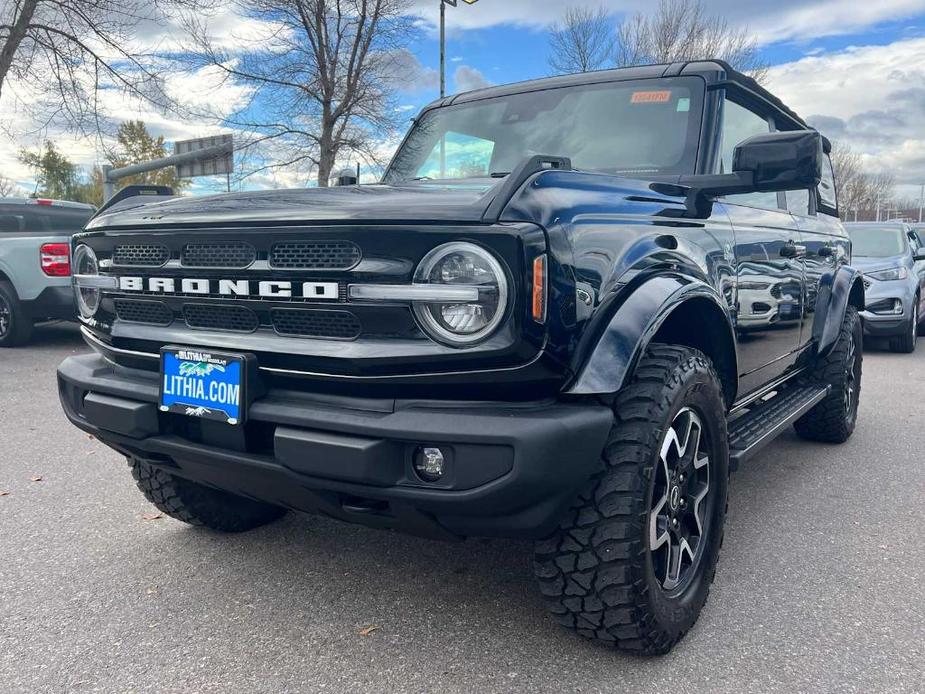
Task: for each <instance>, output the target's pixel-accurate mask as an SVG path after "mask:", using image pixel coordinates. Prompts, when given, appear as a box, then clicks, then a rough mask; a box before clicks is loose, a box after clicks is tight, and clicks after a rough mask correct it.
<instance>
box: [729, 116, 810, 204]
mask: <svg viewBox="0 0 925 694" xmlns="http://www.w3.org/2000/svg"><path fill="white" fill-rule="evenodd" d="M824 156H825V155H824V154H823V150H822V135H820V134H819V133H818V132H816V131H815V130H793V131H790V132H783V133H769V134H767V135H758V136H756V137H750V138H749V139H747V140H745V142H742V143H740V144H739V146H738V147H736V149H735V154H734V156H733V158H732V168H733V172H734V173H736V174H738V173H743V172H744V173H749V174H751V176H752V183H753V184H754V189H755V191H757V192H759V193H776V192H778V191H785V190H806V189H808V188H815V187H817V186H818V185H819V182H820V181H822V159H823V157H824Z"/></svg>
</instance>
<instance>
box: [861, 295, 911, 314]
mask: <svg viewBox="0 0 925 694" xmlns="http://www.w3.org/2000/svg"><path fill="white" fill-rule="evenodd" d="M867 310H868V311H870V312H871V313H876V314H878V315H881V316H889V315H894V316H900V315H902V312H903V302H902V301H901V300H899V299H880V300H879V301H872V302H870V303H869V304H868V305H867Z"/></svg>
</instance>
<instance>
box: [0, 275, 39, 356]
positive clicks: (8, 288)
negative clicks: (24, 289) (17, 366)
mask: <svg viewBox="0 0 925 694" xmlns="http://www.w3.org/2000/svg"><path fill="white" fill-rule="evenodd" d="M31 338H32V319H31V318H30V317H29V316H28V315H26V312H25V310H24V309H23V307H22V302H20V300H19V297H18V296H17V295H16V289H15V288H14V287H13V285H12V284H10V283H9V282H7V281H6V280H0V347H19V346H20V345H24V344H26V343H27V342H28V341H29V340H30V339H31Z"/></svg>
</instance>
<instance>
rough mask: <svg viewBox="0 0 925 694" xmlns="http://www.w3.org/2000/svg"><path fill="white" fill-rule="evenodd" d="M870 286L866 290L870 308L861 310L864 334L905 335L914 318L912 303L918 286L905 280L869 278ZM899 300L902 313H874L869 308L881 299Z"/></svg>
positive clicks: (882, 335) (874, 335) (877, 335)
mask: <svg viewBox="0 0 925 694" xmlns="http://www.w3.org/2000/svg"><path fill="white" fill-rule="evenodd" d="M868 281H869V282H870V286H869V287H867V288H866V290H865V292H864V303H865V304H866V305H867V306H868V310H866V311H861V318H862V319H863V320H862V323H863V325H864V334H865V335H868V336H870V337H893V336H896V335H903V334H905V333H906V332H907V331H908V330H909V321H910V320H912V305H913V303H914V302H915V289H916V287H915V286H914V285H911V284H907V283H906V282H905V281H904V280H903V281H889V282H880V281H877V280H868ZM897 299H898V300H899V301H901V302H902V306H903V312H902V313H901V314H899V313H896V314H882V313H874V312H873V311H870V310H869V307H870V306H875V305H876V304H877V302H880V301H890V300H897Z"/></svg>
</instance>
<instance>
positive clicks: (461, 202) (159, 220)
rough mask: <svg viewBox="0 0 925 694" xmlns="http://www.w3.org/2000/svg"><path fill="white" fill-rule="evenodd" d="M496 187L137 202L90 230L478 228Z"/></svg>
mask: <svg viewBox="0 0 925 694" xmlns="http://www.w3.org/2000/svg"><path fill="white" fill-rule="evenodd" d="M498 185H499V183H498V182H497V181H481V180H480V181H478V182H466V183H459V184H452V185H446V184H439V185H438V184H429V183H423V182H422V183H418V184H413V185H407V186H386V185H369V186H350V187H346V186H345V187H342V188H302V189H291V190H261V191H249V192H244V193H228V194H224V195H212V196H208V197H179V198H170V199H167V200H164V199H161V200H160V201H158V202H145V201H144V199H143V198H137V199H135V200H137V203H135V202H134V200H132V199H130V200H128V201H126V203H125V204H121V205H118V206H116V207H114V208H113V209H112V210H111V211H104V212H103V214H101V215H99V216H98V217H95V218H94V219H92V220H91V221H90V223H89V224H88V225H87V227H86V228H87V230H93V229H98V228H109V227H131V226H145V227H152V226H153V227H158V226H165V227H166V226H175V225H184V226H187V225H196V224H210V225H215V224H222V223H227V224H229V225H231V224H240V223H242V222H244V223H254V222H272V223H279V222H284V223H285V222H335V223H336V222H347V221H361V220H362V221H363V222H380V221H382V222H438V223H439V222H444V223H446V222H457V223H477V222H480V221H481V220H482V215H483V214H484V213H485V210H486V208H487V207H488V205H489V203H491V201H492V199H493V198H494V196H495V193H496V191H497V188H498Z"/></svg>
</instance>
